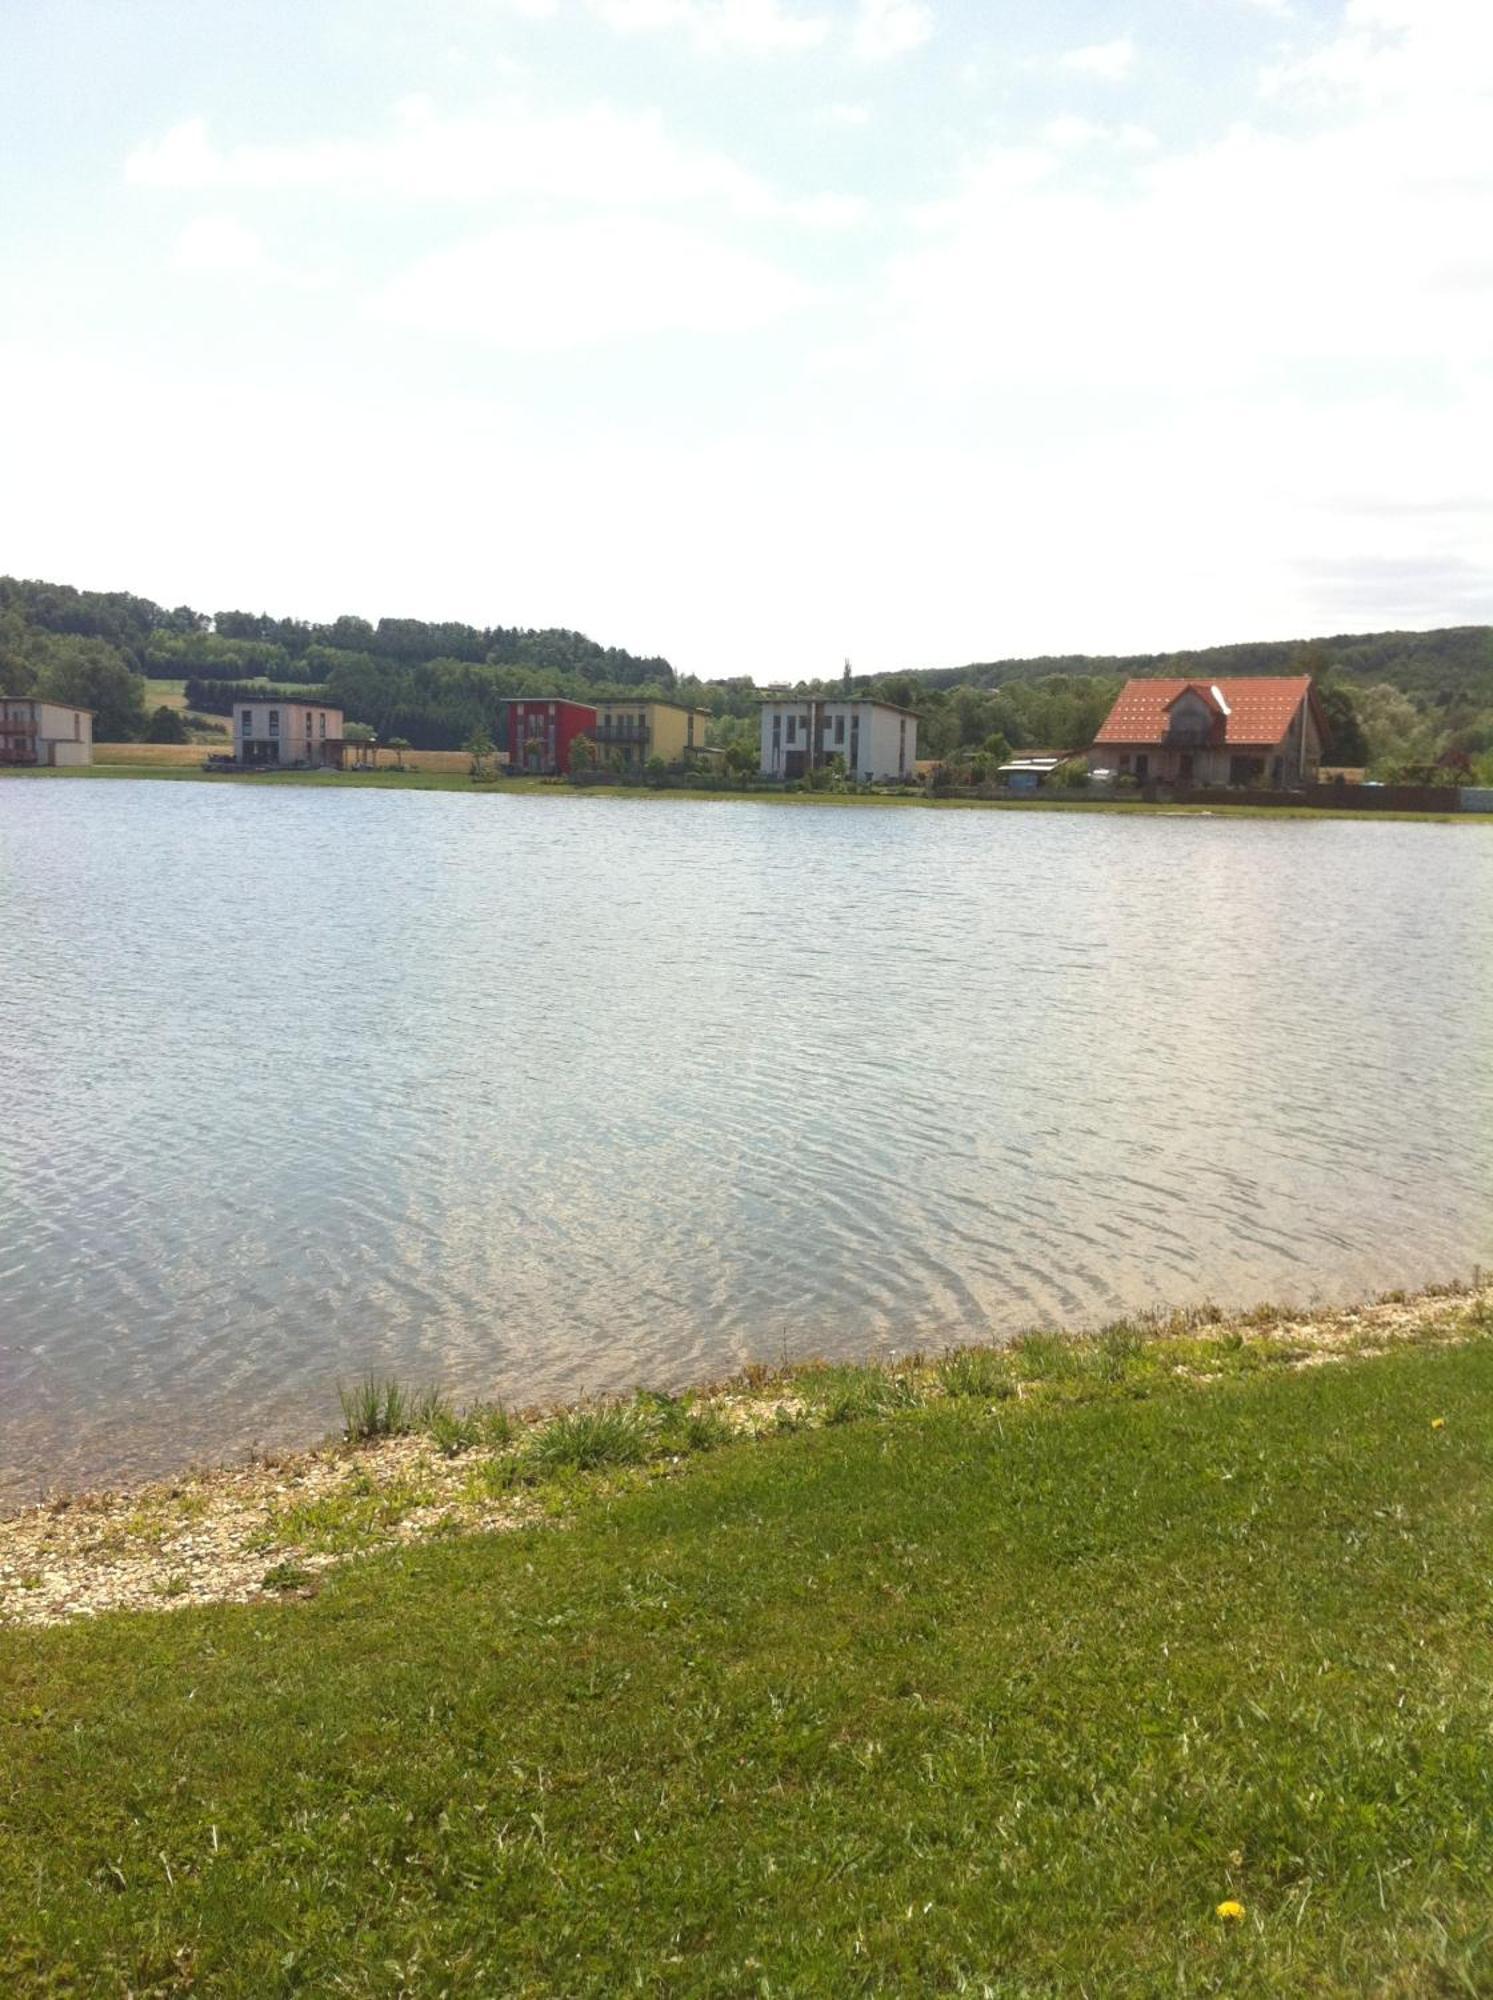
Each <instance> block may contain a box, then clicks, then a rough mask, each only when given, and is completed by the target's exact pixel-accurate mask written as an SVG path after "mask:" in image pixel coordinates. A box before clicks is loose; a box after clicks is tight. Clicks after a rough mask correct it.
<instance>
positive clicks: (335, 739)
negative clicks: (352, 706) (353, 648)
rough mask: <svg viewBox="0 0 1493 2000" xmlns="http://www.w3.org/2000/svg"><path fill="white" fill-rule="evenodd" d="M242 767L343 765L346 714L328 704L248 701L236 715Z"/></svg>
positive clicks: (235, 746) (235, 731)
mask: <svg viewBox="0 0 1493 2000" xmlns="http://www.w3.org/2000/svg"><path fill="white" fill-rule="evenodd" d="M233 755H234V759H235V761H236V762H237V763H239V764H246V765H256V766H257V765H264V764H281V765H286V764H300V765H306V764H310V765H313V766H317V765H330V766H332V767H333V768H335V769H340V768H341V765H342V710H341V709H340V708H328V707H327V705H326V703H325V702H324V701H244V702H239V703H238V704H237V706H236V707H235V708H234V711H233Z"/></svg>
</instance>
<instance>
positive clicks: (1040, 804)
mask: <svg viewBox="0 0 1493 2000" xmlns="http://www.w3.org/2000/svg"><path fill="white" fill-rule="evenodd" d="M0 778H17V779H37V778H67V779H90V778H95V779H96V778H103V779H109V778H134V779H142V778H143V779H152V780H155V779H164V780H168V781H170V782H173V783H188V784H202V785H257V786H266V785H268V786H283V785H305V786H312V787H314V788H317V789H320V790H327V789H333V790H349V789H352V790H362V789H373V790H379V791H412V792H459V793H465V794H466V795H467V796H469V797H479V798H493V797H498V798H549V799H557V798H565V799H581V800H589V801H592V802H605V801H608V800H639V799H642V800H651V801H654V802H655V803H657V802H664V801H669V800H678V801H681V802H686V803H689V804H705V805H720V804H726V805H743V804H745V805H768V806H803V807H815V806H829V807H857V806H859V807H871V808H880V809H883V810H886V809H892V810H903V811H906V810H911V811H918V812H1014V813H1033V812H1035V813H1118V814H1137V813H1143V814H1149V815H1152V816H1157V815H1159V816H1161V817H1163V818H1172V819H1262V820H1333V819H1351V820H1401V821H1404V820H1411V821H1419V822H1421V823H1423V824H1426V825H1431V826H1456V825H1461V824H1464V823H1466V824H1473V825H1476V824H1482V825H1493V813H1477V812H1462V811H1459V810H1457V809H1456V808H1455V807H1452V808H1449V809H1448V810H1447V811H1446V812H1402V811H1390V810H1376V809H1375V808H1373V807H1362V806H1307V805H1301V806H1260V805H1248V804H1245V803H1242V802H1241V803H1240V804H1239V805H1193V804H1179V803H1170V804H1168V803H1162V802H1159V801H1157V802H1151V801H1149V800H1145V799H1118V798H1104V797H1095V798H1082V799H1074V798H1064V799H1046V798H1041V797H1037V798H1003V799H972V798H938V797H935V796H933V795H931V794H929V793H906V792H808V791H805V792H781V791H756V790H752V789H750V788H749V789H747V790H745V791H724V790H722V791H714V790H708V791H707V790H694V789H691V788H689V787H687V786H654V785H594V786H593V785H569V784H565V783H557V782H555V781H553V780H550V779H545V778H484V779H474V778H472V777H471V776H469V775H467V774H466V773H461V772H453V771H428V770H424V771H422V770H421V769H420V768H419V752H418V751H417V752H415V753H414V758H413V762H412V765H411V766H410V767H408V768H406V769H404V770H402V771H401V770H399V769H397V768H396V769H389V770H377V771H312V770H306V771H272V772H240V771H204V770H203V769H201V767H200V766H199V765H197V764H166V763H140V764H128V763H116V762H113V761H112V760H111V761H105V762H98V763H94V764H88V765H81V766H71V767H64V768H61V769H56V770H53V769H41V770H33V769H15V768H11V769H5V770H0Z"/></svg>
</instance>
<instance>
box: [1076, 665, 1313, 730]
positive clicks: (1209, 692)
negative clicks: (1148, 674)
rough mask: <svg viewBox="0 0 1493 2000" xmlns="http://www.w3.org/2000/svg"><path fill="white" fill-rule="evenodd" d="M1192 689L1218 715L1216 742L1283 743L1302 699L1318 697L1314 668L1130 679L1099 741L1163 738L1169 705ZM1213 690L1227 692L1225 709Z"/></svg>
mask: <svg viewBox="0 0 1493 2000" xmlns="http://www.w3.org/2000/svg"><path fill="white" fill-rule="evenodd" d="M1189 689H1190V690H1191V691H1192V692H1193V693H1195V694H1198V695H1200V696H1201V697H1202V699H1203V700H1204V701H1205V702H1206V703H1207V704H1208V707H1209V708H1210V709H1211V710H1212V712H1213V714H1214V716H1215V717H1216V718H1217V721H1216V724H1215V732H1214V736H1213V741H1214V742H1215V743H1218V744H1229V745H1233V744H1245V743H1247V744H1249V745H1251V746H1253V747H1258V746H1259V745H1261V744H1266V745H1273V744H1276V743H1279V742H1280V740H1281V738H1282V737H1283V736H1284V735H1285V734H1286V731H1287V730H1288V729H1289V728H1290V727H1291V724H1292V723H1293V722H1294V721H1295V720H1296V712H1297V710H1298V709H1299V708H1300V707H1301V704H1302V701H1303V699H1306V698H1310V699H1312V700H1315V699H1316V697H1315V695H1314V694H1313V692H1312V677H1311V675H1310V674H1291V675H1290V676H1288V677H1284V678H1280V679H1267V678H1265V677H1263V676H1257V675H1251V676H1249V677H1248V678H1241V679H1235V680H1227V681H1183V680H1155V681H1150V680H1140V681H1127V682H1126V683H1125V685H1124V687H1123V688H1121V690H1120V697H1119V700H1118V701H1117V702H1116V703H1115V705H1114V707H1113V708H1112V709H1111V710H1110V712H1109V714H1108V716H1107V717H1106V718H1105V723H1104V727H1103V728H1102V729H1101V730H1100V731H1099V734H1098V735H1097V736H1096V737H1095V738H1094V742H1095V744H1096V745H1097V744H1103V743H1157V744H1159V743H1164V742H1165V741H1166V732H1167V724H1168V719H1169V711H1170V710H1171V708H1172V706H1173V704H1174V703H1175V702H1176V701H1177V700H1178V699H1179V698H1180V697H1181V696H1182V695H1184V694H1186V693H1187V692H1188V691H1189ZM1215 690H1216V693H1217V694H1221V695H1222V696H1223V700H1224V705H1225V707H1226V708H1227V710H1228V713H1227V715H1224V714H1223V713H1221V712H1220V710H1219V706H1218V702H1217V700H1216V698H1215Z"/></svg>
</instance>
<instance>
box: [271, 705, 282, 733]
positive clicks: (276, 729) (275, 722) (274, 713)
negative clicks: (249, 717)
mask: <svg viewBox="0 0 1493 2000" xmlns="http://www.w3.org/2000/svg"><path fill="white" fill-rule="evenodd" d="M270 734H271V736H278V735H279V734H280V711H279V709H278V708H272V709H271V710H270Z"/></svg>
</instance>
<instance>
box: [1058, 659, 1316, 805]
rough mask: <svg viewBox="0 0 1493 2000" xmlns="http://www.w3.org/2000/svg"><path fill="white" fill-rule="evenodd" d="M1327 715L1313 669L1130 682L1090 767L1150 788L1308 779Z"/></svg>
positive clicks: (1277, 785)
mask: <svg viewBox="0 0 1493 2000" xmlns="http://www.w3.org/2000/svg"><path fill="white" fill-rule="evenodd" d="M1326 735H1327V718H1326V716H1325V715H1324V714H1323V712H1322V704H1321V701H1320V700H1319V699H1318V696H1317V691H1316V689H1315V687H1313V685H1312V678H1311V675H1310V674H1292V675H1290V676H1288V677H1283V678H1278V679H1267V678H1265V677H1264V676H1251V677H1249V678H1247V679H1236V680H1226V681H1181V680H1139V681H1127V682H1126V683H1125V685H1124V687H1123V688H1122V689H1121V691H1120V698H1119V700H1118V701H1117V702H1116V703H1115V705H1114V707H1113V708H1112V709H1111V710H1110V712H1109V715H1108V717H1107V718H1106V720H1105V724H1104V727H1103V728H1102V729H1101V730H1100V731H1099V734H1098V735H1097V736H1096V737H1095V738H1094V744H1093V748H1092V749H1091V750H1090V752H1089V768H1090V770H1094V771H1100V770H1104V771H1114V772H1116V773H1117V774H1118V775H1119V776H1121V777H1132V778H1135V779H1137V780H1138V781H1139V782H1140V783H1141V784H1143V785H1144V784H1152V785H1268V786H1270V787H1272V788H1273V789H1275V790H1281V789H1285V790H1291V789H1293V788H1294V787H1296V786H1298V785H1305V784H1310V783H1311V782H1312V781H1313V780H1314V779H1315V778H1316V775H1317V771H1318V769H1319V767H1320V765H1321V762H1322V744H1323V741H1324V740H1325V738H1326Z"/></svg>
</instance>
